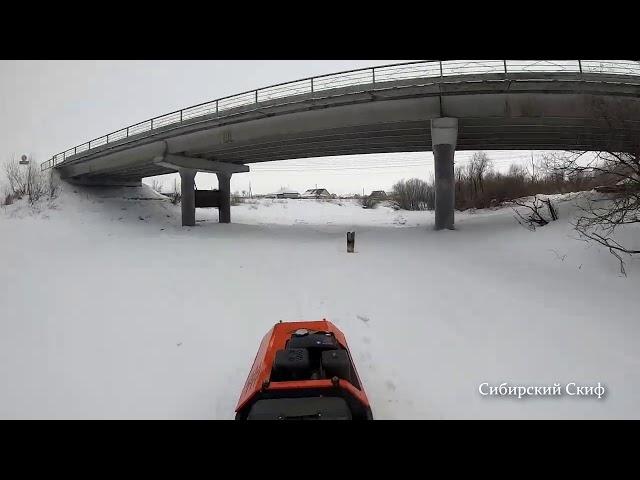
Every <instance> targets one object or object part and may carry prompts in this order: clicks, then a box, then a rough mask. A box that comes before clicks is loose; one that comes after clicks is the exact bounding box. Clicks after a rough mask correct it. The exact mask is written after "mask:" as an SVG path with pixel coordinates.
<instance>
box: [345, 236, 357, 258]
mask: <svg viewBox="0 0 640 480" xmlns="http://www.w3.org/2000/svg"><path fill="white" fill-rule="evenodd" d="M355 245H356V232H347V252H349V253H353V249H354V248H355Z"/></svg>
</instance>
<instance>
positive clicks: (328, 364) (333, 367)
mask: <svg viewBox="0 0 640 480" xmlns="http://www.w3.org/2000/svg"><path fill="white" fill-rule="evenodd" d="M322 368H323V369H324V373H325V375H326V376H327V377H338V378H344V379H345V380H348V381H351V361H350V359H349V354H348V353H347V351H346V350H325V351H324V352H322Z"/></svg>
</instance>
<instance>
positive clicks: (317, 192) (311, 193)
mask: <svg viewBox="0 0 640 480" xmlns="http://www.w3.org/2000/svg"><path fill="white" fill-rule="evenodd" d="M300 196H301V197H302V198H332V196H331V194H330V193H329V192H328V191H327V189H326V188H310V189H309V190H307V191H306V192H304V193H303V194H302V195H300Z"/></svg>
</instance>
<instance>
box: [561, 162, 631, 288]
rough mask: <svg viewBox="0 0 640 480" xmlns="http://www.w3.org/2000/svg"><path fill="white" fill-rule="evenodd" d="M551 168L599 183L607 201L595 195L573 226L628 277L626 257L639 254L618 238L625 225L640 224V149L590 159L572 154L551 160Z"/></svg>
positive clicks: (584, 206) (588, 201)
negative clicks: (603, 249)
mask: <svg viewBox="0 0 640 480" xmlns="http://www.w3.org/2000/svg"><path fill="white" fill-rule="evenodd" d="M550 163H551V164H552V168H554V169H555V170H556V171H558V172H561V173H562V174H564V175H569V176H571V175H573V176H578V177H579V178H584V177H592V178H595V179H596V180H598V183H599V184H600V187H596V190H599V191H601V192H604V195H605V201H600V199H599V198H597V197H595V196H593V197H590V198H587V199H586V200H587V203H586V205H583V206H580V211H581V214H580V215H579V216H578V217H577V218H576V220H575V221H574V222H573V226H574V228H575V229H576V231H577V232H578V234H579V235H580V237H581V238H583V239H584V240H586V241H592V242H595V243H597V244H600V245H602V246H604V247H606V248H607V249H608V250H609V252H610V253H611V254H612V255H613V256H614V257H616V258H617V259H618V261H619V262H620V272H621V273H622V274H623V275H625V276H626V270H625V264H624V261H623V255H634V254H639V253H640V250H634V249H631V248H628V247H625V246H624V245H622V244H620V243H619V242H618V240H616V238H615V235H616V232H617V230H618V229H620V228H621V227H624V226H626V225H631V224H636V223H640V150H637V151H636V152H631V153H619V152H596V153H595V154H592V155H591V156H589V155H587V154H585V153H582V152H569V153H567V154H565V155H560V156H555V157H553V158H551V162H550Z"/></svg>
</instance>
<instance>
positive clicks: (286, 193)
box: [267, 188, 300, 198]
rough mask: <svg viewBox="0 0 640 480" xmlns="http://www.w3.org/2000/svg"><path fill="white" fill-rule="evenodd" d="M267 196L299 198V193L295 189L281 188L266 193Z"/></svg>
mask: <svg viewBox="0 0 640 480" xmlns="http://www.w3.org/2000/svg"><path fill="white" fill-rule="evenodd" d="M267 198H300V194H299V193H298V192H296V191H295V190H290V189H288V188H281V189H280V190H278V191H277V192H274V193H270V194H269V195H267Z"/></svg>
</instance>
